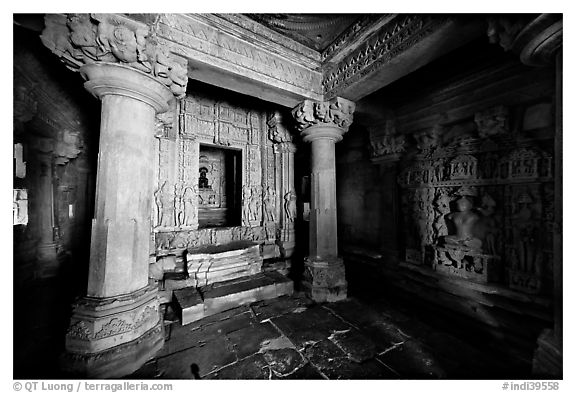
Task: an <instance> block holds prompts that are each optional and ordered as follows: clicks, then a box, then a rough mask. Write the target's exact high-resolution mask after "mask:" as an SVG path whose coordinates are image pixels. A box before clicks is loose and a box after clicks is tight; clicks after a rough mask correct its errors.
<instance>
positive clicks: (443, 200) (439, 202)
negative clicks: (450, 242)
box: [433, 189, 452, 239]
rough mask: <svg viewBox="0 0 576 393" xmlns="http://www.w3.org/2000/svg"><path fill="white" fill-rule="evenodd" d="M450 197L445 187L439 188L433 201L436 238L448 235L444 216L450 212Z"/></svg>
mask: <svg viewBox="0 0 576 393" xmlns="http://www.w3.org/2000/svg"><path fill="white" fill-rule="evenodd" d="M451 200H452V198H450V196H449V195H448V191H447V190H446V189H439V190H438V194H437V196H436V200H435V202H434V210H435V212H436V219H435V220H434V224H433V228H434V233H435V235H436V238H437V239H438V238H441V237H443V236H446V235H448V226H447V225H446V220H445V217H446V215H447V214H448V213H450V202H451Z"/></svg>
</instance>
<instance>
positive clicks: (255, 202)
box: [249, 186, 262, 221]
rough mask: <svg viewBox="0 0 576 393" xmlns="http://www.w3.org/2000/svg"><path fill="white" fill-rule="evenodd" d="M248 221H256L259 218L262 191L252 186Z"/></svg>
mask: <svg viewBox="0 0 576 393" xmlns="http://www.w3.org/2000/svg"><path fill="white" fill-rule="evenodd" d="M249 205H250V220H252V221H257V220H259V218H260V209H261V208H262V189H261V187H259V186H252V196H251V197H250V202H249Z"/></svg>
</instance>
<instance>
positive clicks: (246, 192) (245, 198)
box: [242, 186, 252, 226]
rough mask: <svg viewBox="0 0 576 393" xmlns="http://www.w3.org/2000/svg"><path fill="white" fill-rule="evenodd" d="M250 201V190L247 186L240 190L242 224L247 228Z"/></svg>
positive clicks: (249, 215) (250, 214)
mask: <svg viewBox="0 0 576 393" xmlns="http://www.w3.org/2000/svg"><path fill="white" fill-rule="evenodd" d="M251 199H252V189H251V188H250V187H248V186H244V187H243V188H242V205H243V209H242V222H243V224H244V225H245V226H248V225H249V224H248V223H249V222H250V217H251V216H252V213H251V212H250V200H251Z"/></svg>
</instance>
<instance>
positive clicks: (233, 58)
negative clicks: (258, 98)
mask: <svg viewBox="0 0 576 393" xmlns="http://www.w3.org/2000/svg"><path fill="white" fill-rule="evenodd" d="M158 36H159V37H161V38H162V39H164V40H167V41H170V42H172V43H174V49H175V50H178V51H180V52H181V53H182V55H184V56H185V55H186V52H187V51H186V50H183V49H192V50H193V51H197V52H200V53H202V54H203V55H205V56H208V59H211V58H213V59H217V63H221V62H222V61H224V62H225V63H229V64H230V65H231V66H232V68H233V69H236V68H237V67H240V68H244V69H246V70H249V71H252V72H256V73H258V74H261V75H264V76H266V77H269V78H272V79H275V80H278V81H280V82H283V83H286V84H289V85H292V86H295V87H297V88H300V89H306V90H309V91H312V92H314V93H315V94H320V93H321V88H320V81H321V76H320V73H319V72H317V71H313V70H311V69H309V68H306V67H303V66H300V65H297V64H295V63H293V62H291V61H287V60H285V59H283V58H282V57H280V56H279V55H275V54H273V53H270V52H267V51H265V50H263V49H259V48H257V47H255V46H254V45H251V44H249V43H247V42H244V41H242V40H241V39H238V38H236V37H234V36H232V35H229V34H223V33H222V31H220V30H218V29H216V28H214V27H212V26H209V25H207V24H205V21H202V20H200V18H199V17H198V20H197V19H196V16H193V15H176V14H166V15H163V16H162V19H161V20H160V23H159V24H158ZM208 61H209V62H213V61H212V60H208Z"/></svg>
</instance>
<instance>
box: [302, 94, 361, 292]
mask: <svg viewBox="0 0 576 393" xmlns="http://www.w3.org/2000/svg"><path fill="white" fill-rule="evenodd" d="M354 109H355V105H354V103H352V102H350V101H348V100H345V99H343V98H335V99H333V100H331V101H329V102H315V101H311V100H305V101H304V102H303V103H301V104H299V105H298V106H297V107H296V108H294V109H293V110H292V115H293V116H294V118H295V119H296V121H297V122H298V128H299V130H300V131H301V134H302V136H303V139H304V141H305V142H310V143H311V153H310V154H311V182H310V183H311V209H310V250H309V256H308V258H307V260H306V261H305V270H304V287H305V289H306V291H307V293H308V295H309V296H310V297H311V298H312V299H313V300H315V301H318V302H324V301H328V302H333V301H338V300H342V299H345V298H346V290H347V283H346V277H345V270H344V262H343V261H342V259H341V258H339V257H338V237H337V222H336V160H335V143H336V142H339V141H341V140H342V136H343V135H344V133H346V131H348V127H349V126H350V124H351V123H352V114H353V112H354Z"/></svg>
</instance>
